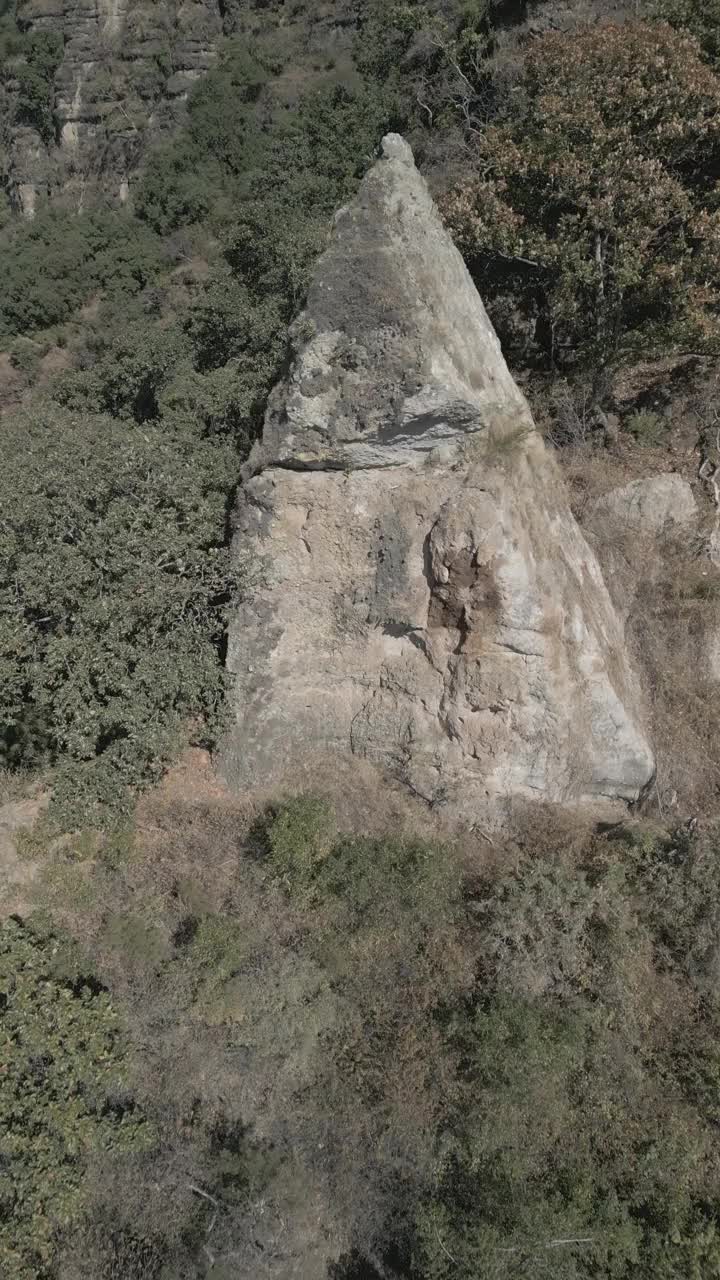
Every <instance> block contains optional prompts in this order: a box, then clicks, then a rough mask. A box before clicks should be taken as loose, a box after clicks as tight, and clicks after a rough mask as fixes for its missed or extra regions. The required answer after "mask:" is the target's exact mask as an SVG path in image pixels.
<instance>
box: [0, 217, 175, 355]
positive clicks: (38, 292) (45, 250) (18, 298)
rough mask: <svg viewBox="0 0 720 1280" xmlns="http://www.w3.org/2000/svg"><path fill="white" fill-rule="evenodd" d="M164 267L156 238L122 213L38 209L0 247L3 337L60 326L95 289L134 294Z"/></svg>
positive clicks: (115, 295)
mask: <svg viewBox="0 0 720 1280" xmlns="http://www.w3.org/2000/svg"><path fill="white" fill-rule="evenodd" d="M161 262H162V254H161V251H160V247H159V243H158V241H157V239H156V238H155V236H153V234H152V233H151V232H150V231H149V230H148V229H147V228H146V227H143V226H142V224H140V223H138V222H136V221H133V220H132V219H131V218H129V217H128V216H127V215H125V214H107V213H102V212H96V213H88V214H87V215H85V216H84V217H82V218H80V217H77V216H75V215H73V214H71V213H69V212H68V211H66V210H62V209H57V210H45V211H41V212H40V213H38V215H37V217H36V218H35V219H34V220H33V221H32V222H30V223H27V222H24V223H16V224H15V225H14V226H13V227H12V229H11V231H10V232H9V234H7V235H6V236H5V237H4V238H3V242H2V245H1V246H0V272H2V278H3V293H2V298H1V299H0V338H2V337H8V336H13V335H16V334H25V333H32V332H33V331H34V330H37V329H46V328H48V327H50V326H51V325H54V324H59V323H61V322H62V321H64V320H66V319H67V318H68V317H69V316H71V315H72V313H73V312H74V311H76V310H77V308H78V307H80V306H82V304H83V303H85V302H87V301H88V299H89V298H90V297H91V296H92V294H93V292H95V291H98V290H106V291H107V293H108V295H109V296H110V297H111V298H115V299H117V298H119V297H121V296H123V295H132V294H134V293H137V292H138V291H139V290H140V289H142V288H143V287H144V286H145V284H146V283H147V282H148V281H150V280H151V279H153V277H154V276H155V274H156V273H157V271H158V269H159V267H160V265H161Z"/></svg>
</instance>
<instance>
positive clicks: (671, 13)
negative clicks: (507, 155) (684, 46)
mask: <svg viewBox="0 0 720 1280" xmlns="http://www.w3.org/2000/svg"><path fill="white" fill-rule="evenodd" d="M650 13H651V14H652V15H653V17H658V18H661V19H662V20H663V21H664V22H669V23H670V24H671V25H672V26H673V27H677V28H678V29H679V30H680V31H684V32H687V33H689V34H690V35H691V36H694V37H695V39H696V40H698V41H699V42H700V45H701V47H702V49H703V52H704V53H705V54H706V55H707V57H708V58H709V59H710V61H711V62H713V63H717V62H718V59H720V3H718V0H654V3H651V5H650Z"/></svg>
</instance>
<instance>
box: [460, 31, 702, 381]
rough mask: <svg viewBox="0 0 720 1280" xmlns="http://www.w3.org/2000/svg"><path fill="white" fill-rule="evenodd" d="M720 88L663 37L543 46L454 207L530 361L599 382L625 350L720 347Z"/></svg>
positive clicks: (642, 34) (482, 143)
mask: <svg viewBox="0 0 720 1280" xmlns="http://www.w3.org/2000/svg"><path fill="white" fill-rule="evenodd" d="M719 107H720V79H719V78H718V77H717V76H716V75H715V73H714V72H713V71H712V70H711V69H710V68H709V67H708V66H707V64H706V63H705V62H704V61H703V60H702V57H701V54H700V50H699V47H698V45H697V43H696V42H695V41H694V40H692V39H690V38H689V37H687V36H683V35H679V34H677V33H676V32H674V31H673V30H672V29H671V28H670V27H668V26H665V25H657V26H648V25H643V24H641V23H628V24H625V25H623V26H601V27H600V26H598V27H592V28H589V29H584V30H580V31H579V32H577V33H575V34H571V35H559V34H557V35H556V34H552V35H548V36H544V37H542V38H540V39H539V40H537V41H535V42H534V43H533V44H532V45H531V46H530V48H529V50H528V52H527V54H526V56H525V59H524V63H523V67H522V72H521V75H520V78H519V81H518V83H517V85H516V87H515V91H514V92H513V94H512V97H511V98H510V100H509V102H508V103H507V105H506V107H505V111H504V115H503V117H502V118H501V119H499V120H497V121H496V122H495V123H492V124H490V125H488V127H487V128H486V129H484V130H483V131H480V132H478V133H476V134H474V135H473V140H472V145H473V151H474V166H473V169H474V171H473V172H472V173H471V174H470V175H468V176H467V177H466V178H463V179H462V180H461V181H460V182H459V183H457V184H456V186H455V187H454V189H453V190H452V191H451V192H450V193H449V195H448V196H447V199H446V200H445V202H444V211H445V215H446V217H447V220H448V223H449V225H450V227H451V229H452V231H453V233H454V235H455V237H456V239H457V241H458V244H459V245H460V247H461V249H462V251H463V253H464V254H465V256H466V258H467V260H468V262H469V264H470V266H471V269H472V270H473V272H474V274H475V276H476V279H477V280H478V282H479V284H480V286H481V288H482V291H483V293H484V294H485V296H486V298H487V299H488V301H489V303H490V305H491V308H492V311H493V317H494V319H495V321H496V323H497V325H498V327H499V328H500V329H501V331H502V334H503V337H504V338H505V340H506V342H507V343H508V345H509V346H510V348H511V349H512V350H513V353H514V354H515V355H517V356H520V355H521V353H522V351H523V349H524V350H526V351H527V350H528V348H532V346H533V344H534V346H535V349H536V350H537V349H540V350H541V351H542V353H543V356H544V358H545V359H546V360H547V361H548V362H549V363H550V364H554V365H562V364H565V365H571V364H573V363H576V362H577V361H578V360H582V361H586V362H589V363H590V364H591V365H592V366H593V367H594V368H595V369H596V370H602V369H603V368H604V367H605V366H606V365H607V364H608V363H610V362H612V361H614V360H617V359H618V358H619V357H620V356H621V355H622V354H623V353H630V352H634V353H639V352H644V353H647V352H648V351H649V350H655V351H658V350H663V351H668V350H672V349H683V348H685V349H691V348H693V349H701V350H702V349H704V350H714V349H716V347H717V340H718V325H717V311H718V294H717V289H716V286H715V284H714V283H713V282H714V281H715V280H716V278H717V275H718V271H719V270H720V256H719V255H720V210H719V209H718V205H717V196H716V192H715V188H714V184H713V182H712V180H711V179H710V178H709V175H711V174H712V173H714V172H715V168H716V165H717V162H718V157H719V156H720V151H719V143H720V112H719V111H718V108H719Z"/></svg>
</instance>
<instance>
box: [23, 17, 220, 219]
mask: <svg viewBox="0 0 720 1280" xmlns="http://www.w3.org/2000/svg"><path fill="white" fill-rule="evenodd" d="M221 8H222V6H221V3H220V0H163V2H162V3H158V2H157V0H73V3H70V2H69V0H24V3H22V4H21V5H20V6H19V8H18V17H19V19H20V21H21V23H22V26H23V28H24V29H25V30H27V31H29V32H36V31H50V32H55V33H57V34H58V35H59V36H61V37H62V41H63V54H62V60H61V63H60V66H59V68H58V71H57V74H56V76H55V84H54V104H53V106H54V116H55V120H56V126H57V138H56V139H55V140H54V141H53V142H51V143H49V144H48V143H47V142H46V141H44V140H43V139H42V138H41V137H40V135H39V134H38V133H37V132H36V131H35V130H34V129H32V128H29V127H28V126H26V125H20V126H16V127H14V128H13V130H12V136H11V139H10V156H9V177H8V189H9V192H10V195H11V198H12V199H13V201H14V203H15V205H16V206H17V207H18V208H19V210H20V211H21V212H22V213H24V214H25V216H29V217H31V216H32V215H33V213H34V210H35V207H36V204H37V201H38V199H41V198H43V197H46V196H48V195H53V194H55V193H58V192H59V193H62V196H63V198H64V199H65V200H67V201H69V202H71V203H72V204H73V205H74V206H75V207H80V208H82V206H83V204H84V203H87V202H89V200H90V197H91V196H92V195H93V194H97V191H98V189H99V190H101V191H102V192H103V194H104V195H105V196H108V197H111V198H114V199H115V200H117V201H118V202H120V203H123V202H124V200H125V199H127V196H128V194H129V183H128V178H129V175H130V174H132V172H133V170H134V168H135V167H136V165H137V162H138V160H139V158H140V156H141V154H142V153H143V152H144V151H145V150H146V149H147V147H148V144H149V143H150V142H152V141H153V140H154V139H156V138H157V137H158V136H160V135H161V134H162V133H164V132H166V131H168V130H170V129H171V128H172V127H173V126H174V125H175V124H177V122H178V120H179V118H180V116H181V113H182V107H183V104H184V102H185V100H186V98H187V95H188V91H189V89H190V87H191V86H192V84H193V82H194V81H195V80H196V79H197V78H198V77H199V76H201V75H203V74H204V72H205V71H207V69H208V68H209V67H210V66H211V65H212V63H213V62H214V60H215V55H216V47H217V42H218V39H219V37H220V35H221V32H222V13H221Z"/></svg>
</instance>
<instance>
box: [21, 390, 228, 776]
mask: <svg viewBox="0 0 720 1280" xmlns="http://www.w3.org/2000/svg"><path fill="white" fill-rule="evenodd" d="M3 439H4V466H3V472H2V479H1V480H0V486H1V487H2V490H3V496H2V508H3V512H4V518H3V524H2V527H1V529H0V544H1V547H2V553H1V558H2V563H3V575H2V582H1V584H0V637H1V639H0V654H1V657H0V667H1V669H2V681H0V683H1V684H2V694H1V695H0V707H1V708H2V710H1V714H0V719H1V720H2V725H3V733H2V741H3V751H4V755H5V757H6V758H9V759H10V760H11V761H12V762H13V763H16V764H17V763H24V762H25V763H30V762H33V761H35V760H36V759H37V758H38V757H42V756H44V755H48V754H49V755H50V756H52V757H58V758H61V759H65V760H67V761H73V762H74V764H75V785H76V787H78V788H81V787H82V786H83V785H84V784H83V781H82V779H83V777H84V776H85V778H86V781H87V780H88V779H89V778H94V780H95V783H96V784H97V786H98V787H99V788H100V789H101V791H104V792H106V793H107V792H108V791H109V792H110V793H112V790H113V787H117V784H118V783H122V782H125V783H133V784H134V783H137V782H138V781H140V780H141V779H142V778H143V777H148V776H150V777H152V776H156V775H157V773H158V771H159V769H160V768H161V767H162V764H163V762H164V761H165V760H167V758H168V754H169V753H170V752H171V750H172V748H173V744H174V743H175V742H176V740H177V737H178V734H179V732H180V730H181V728H182V726H183V725H184V724H186V723H187V722H188V721H189V720H190V719H192V718H194V717H199V718H201V719H209V720H212V719H213V717H214V716H215V714H216V713H217V709H218V705H219V700H220V694H221V679H220V674H221V673H220V670H219V662H218V646H219V642H220V637H221V635H222V627H223V607H224V602H225V601H226V600H227V598H228V594H229V592H230V590H231V575H230V572H229V568H228V560H227V552H226V550H225V549H224V547H223V542H224V502H225V494H226V493H227V490H228V487H229V485H230V483H231V480H232V477H233V475H234V469H235V463H234V453H233V451H232V450H231V449H229V448H228V447H226V446H223V445H219V444H215V443H210V442H208V443H202V442H200V441H199V440H198V439H197V436H189V435H187V434H181V433H172V432H170V431H169V430H160V429H158V428H157V427H154V426H153V425H151V424H150V423H146V424H145V426H144V427H143V428H142V430H139V429H138V428H136V427H135V426H134V425H131V426H126V425H124V424H123V423H122V422H121V421H118V420H115V421H113V420H112V419H109V418H103V417H93V416H77V415H75V414H72V413H68V412H63V411H60V410H59V409H58V408H57V406H46V407H45V409H44V410H41V409H39V408H37V409H35V410H34V411H33V412H31V413H30V414H29V415H28V416H22V417H17V418H15V419H12V420H7V421H6V422H5V423H4V426H3ZM83 770H84V773H83ZM106 798H107V794H106Z"/></svg>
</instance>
